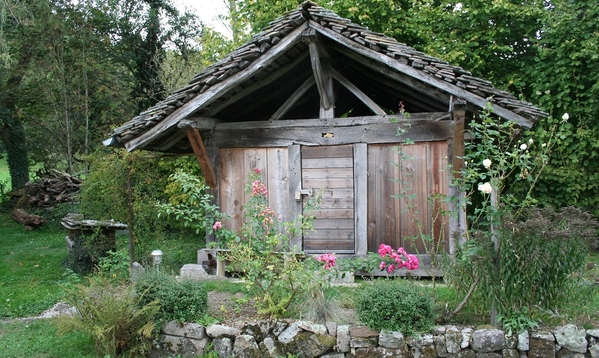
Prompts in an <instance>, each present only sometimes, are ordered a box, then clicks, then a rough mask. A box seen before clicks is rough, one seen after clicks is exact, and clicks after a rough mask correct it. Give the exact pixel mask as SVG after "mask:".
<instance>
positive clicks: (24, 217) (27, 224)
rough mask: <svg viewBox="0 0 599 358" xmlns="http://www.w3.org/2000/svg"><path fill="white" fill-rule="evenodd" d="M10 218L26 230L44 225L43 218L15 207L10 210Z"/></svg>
mask: <svg viewBox="0 0 599 358" xmlns="http://www.w3.org/2000/svg"><path fill="white" fill-rule="evenodd" d="M12 218H13V220H14V221H16V222H18V223H19V224H22V225H23V227H24V228H25V229H27V230H34V229H37V228H38V227H40V226H42V225H44V218H43V217H41V216H37V215H34V214H29V213H28V212H26V211H25V210H23V209H15V210H13V212H12Z"/></svg>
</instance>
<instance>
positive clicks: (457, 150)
mask: <svg viewBox="0 0 599 358" xmlns="http://www.w3.org/2000/svg"><path fill="white" fill-rule="evenodd" d="M467 106H468V105H467V103H466V101H464V100H461V99H460V100H456V101H455V102H454V103H453V112H452V117H453V158H452V160H453V162H452V167H453V175H454V178H455V179H458V178H459V177H460V176H461V174H460V173H461V172H462V169H463V168H464V159H463V158H464V154H465V151H464V129H465V122H466V108H467Z"/></svg>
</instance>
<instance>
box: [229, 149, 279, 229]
mask: <svg viewBox="0 0 599 358" xmlns="http://www.w3.org/2000/svg"><path fill="white" fill-rule="evenodd" d="M288 167H289V165H288V156H287V148H229V149H221V150H220V182H219V184H220V209H221V211H222V212H224V213H226V214H228V215H229V216H230V217H231V219H230V220H227V222H225V225H226V227H228V228H230V229H232V230H235V231H238V230H239V229H240V228H241V226H242V225H243V219H244V218H243V208H244V205H245V203H246V202H247V201H249V196H248V195H247V194H246V193H245V191H244V189H245V184H246V178H247V176H248V175H249V174H250V173H251V172H252V171H253V170H254V169H256V168H257V169H260V174H261V177H262V181H263V182H264V184H265V185H266V187H267V189H268V201H269V205H270V207H271V208H272V209H273V210H274V212H275V213H276V214H277V215H278V217H279V219H280V220H281V221H285V220H289V174H288V173H289V170H288Z"/></svg>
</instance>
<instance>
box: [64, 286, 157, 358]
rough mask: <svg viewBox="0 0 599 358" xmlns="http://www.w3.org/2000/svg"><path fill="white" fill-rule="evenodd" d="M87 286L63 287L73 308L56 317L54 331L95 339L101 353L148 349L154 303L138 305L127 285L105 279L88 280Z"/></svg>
mask: <svg viewBox="0 0 599 358" xmlns="http://www.w3.org/2000/svg"><path fill="white" fill-rule="evenodd" d="M90 282H91V285H90V286H85V285H76V286H74V287H73V288H70V289H67V301H68V303H70V304H71V305H72V306H73V307H75V308H76V309H77V314H75V315H73V316H60V317H59V318H58V319H57V321H56V322H57V325H58V327H59V330H58V332H59V333H60V334H65V333H69V332H74V331H78V332H83V333H85V334H86V335H88V336H90V337H91V338H92V339H94V340H95V344H96V351H97V353H99V354H101V355H109V356H113V357H116V356H120V355H121V354H122V353H125V352H129V353H131V354H133V355H135V354H145V353H148V352H149V348H150V341H149V338H150V337H151V336H152V334H153V332H154V327H155V326H154V321H153V318H154V315H155V314H156V313H157V312H158V309H159V305H158V302H156V301H152V302H148V303H145V304H141V300H142V297H140V296H137V295H136V294H135V292H134V290H133V288H132V287H131V286H113V285H112V284H111V283H110V282H108V281H90Z"/></svg>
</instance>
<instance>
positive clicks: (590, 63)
mask: <svg viewBox="0 0 599 358" xmlns="http://www.w3.org/2000/svg"><path fill="white" fill-rule="evenodd" d="M301 2H302V1H300V0H281V1H276V2H273V1H269V0H237V1H235V0H227V1H226V3H227V5H228V6H229V10H230V11H229V14H228V17H227V18H226V19H224V21H227V23H228V24H229V26H230V27H231V29H232V32H233V39H234V40H232V41H230V40H227V39H226V38H224V37H223V36H222V35H221V34H219V33H217V32H214V31H213V30H211V29H209V28H207V27H206V26H203V24H201V23H200V22H199V20H198V18H197V16H196V15H195V14H193V13H189V12H185V13H181V12H179V11H178V10H177V9H176V8H175V7H174V6H173V5H172V3H171V2H170V1H169V0H141V1H134V0H84V1H70V0H44V1H34V0H0V134H1V137H2V143H3V146H4V148H2V149H3V150H2V151H3V152H5V153H6V157H7V159H8V163H9V166H10V171H11V180H12V187H13V188H19V187H22V186H23V185H24V183H25V182H26V181H27V180H28V164H29V163H30V162H31V161H35V162H41V163H46V164H47V165H49V166H53V167H56V166H58V167H61V168H64V169H67V170H68V171H70V172H75V173H76V172H78V171H81V170H82V168H84V167H85V162H84V161H83V159H82V158H83V155H84V154H86V153H89V152H90V151H92V150H93V149H94V147H98V146H101V140H102V139H103V138H105V137H106V135H107V133H108V132H109V131H110V128H111V127H114V126H117V125H120V124H122V123H124V122H125V121H127V120H129V119H131V118H132V117H134V116H135V115H136V114H137V113H139V112H140V111H141V110H143V109H145V108H147V107H149V106H150V105H152V104H153V103H154V102H155V101H157V100H160V99H161V98H163V97H164V96H165V95H166V94H167V93H168V92H169V91H171V90H173V89H174V88H177V87H179V86H182V85H183V84H184V83H185V81H186V80H188V79H190V78H191V77H192V76H193V74H194V73H197V72H199V71H200V70H201V69H202V68H203V67H205V66H206V65H208V64H209V63H211V62H213V61H215V60H217V59H218V58H219V57H220V56H222V55H223V54H225V53H227V52H228V51H230V50H231V49H232V48H233V47H234V46H236V45H240V44H241V43H242V42H243V41H244V39H246V38H247V36H249V35H250V34H251V33H254V32H256V31H258V30H259V29H260V28H262V27H264V26H265V25H266V24H267V23H268V22H269V21H271V20H272V19H274V18H275V17H277V16H279V15H280V14H282V13H284V12H285V11H287V10H291V9H294V8H296V7H297V6H298V5H299V4H300V3H301ZM319 4H320V5H321V6H323V7H326V8H330V9H332V10H333V11H335V12H337V13H338V14H339V15H340V16H342V17H347V18H350V19H351V20H352V21H354V22H356V23H360V24H362V25H364V26H367V27H369V28H370V29H371V30H374V31H378V32H383V33H385V34H386V35H388V36H392V37H394V38H396V39H397V40H398V41H401V42H404V43H406V44H408V45H411V46H414V47H416V48H417V49H418V50H421V51H424V52H426V53H428V54H430V55H433V56H437V57H440V58H443V59H445V60H447V61H448V62H450V63H452V64H455V65H459V66H462V67H463V68H465V69H467V70H469V71H471V72H473V74H474V75H475V76H479V77H482V78H486V79H489V80H491V81H492V82H493V83H495V85H496V86H497V87H499V88H503V89H506V90H509V91H510V92H512V93H515V94H516V95H518V96H519V97H520V98H521V99H522V100H526V101H530V102H532V103H534V104H536V105H539V106H541V107H542V108H543V109H544V110H546V111H547V112H549V113H550V114H551V116H550V118H548V119H546V120H543V121H541V122H540V123H538V124H537V125H536V126H535V128H534V129H533V130H532V132H531V133H528V134H527V135H529V136H532V137H533V138H534V139H535V141H537V142H539V143H542V141H543V140H544V139H545V138H546V136H547V133H549V132H550V130H551V128H552V127H553V126H554V125H555V123H556V121H558V120H559V119H560V118H561V117H562V115H563V114H564V113H565V112H567V113H569V116H570V120H569V123H568V130H569V133H568V134H567V135H563V136H562V137H560V138H558V144H559V145H558V146H557V147H556V149H555V150H554V151H553V153H552V155H551V163H550V165H549V167H548V168H547V170H546V172H545V174H544V175H543V177H542V178H541V179H540V180H539V181H538V182H537V184H536V188H535V193H534V194H535V196H536V197H537V198H539V200H540V202H541V203H546V204H551V205H553V206H556V207H562V206H566V205H577V206H579V207H581V208H583V209H585V210H589V211H591V212H593V214H594V215H595V216H596V217H597V216H599V205H598V204H599V160H597V159H598V158H597V155H598V153H599V140H598V139H597V138H599V123H598V122H599V106H598V104H597V101H598V99H599V80H598V79H599V61H598V59H599V58H598V57H599V49H598V47H599V23H598V22H597V21H595V19H596V18H597V17H598V16H599V4H598V3H597V2H593V1H577V0H547V1H536V0H517V1H516V0H495V1H492V2H481V1H478V0H464V1H450V2H447V1H438V0H336V1H332V0H323V1H320V2H319ZM515 189H517V188H514V190H515Z"/></svg>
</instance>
